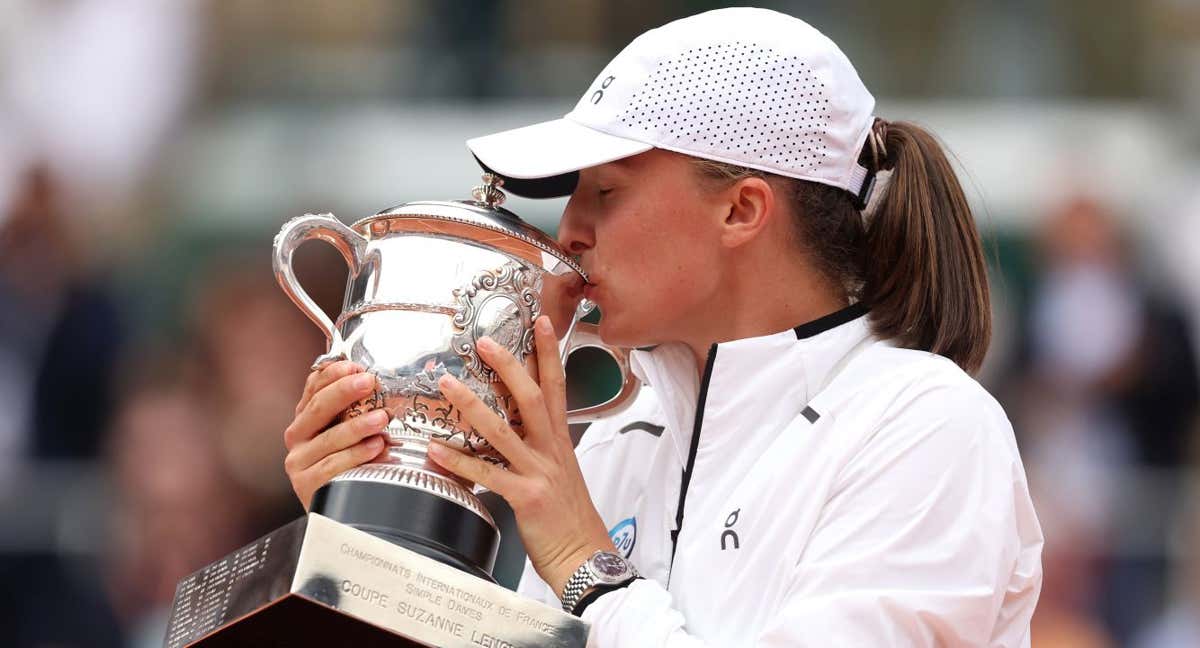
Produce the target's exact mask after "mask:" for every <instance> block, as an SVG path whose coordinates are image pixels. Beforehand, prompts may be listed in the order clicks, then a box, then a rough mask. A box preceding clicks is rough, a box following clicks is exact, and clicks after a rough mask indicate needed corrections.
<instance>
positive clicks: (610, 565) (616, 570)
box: [592, 553, 628, 578]
mask: <svg viewBox="0 0 1200 648" xmlns="http://www.w3.org/2000/svg"><path fill="white" fill-rule="evenodd" d="M592 566H594V567H595V568H596V572H597V573H598V574H599V575H600V576H604V577H606V578H619V577H621V576H624V575H625V573H626V572H627V571H628V569H627V568H626V566H625V560H624V559H623V558H621V557H620V556H618V555H616V554H611V553H601V554H596V556H595V558H593V559H592Z"/></svg>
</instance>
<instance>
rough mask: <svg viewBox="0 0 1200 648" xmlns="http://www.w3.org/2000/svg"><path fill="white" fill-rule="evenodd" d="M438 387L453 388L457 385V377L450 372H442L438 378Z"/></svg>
mask: <svg viewBox="0 0 1200 648" xmlns="http://www.w3.org/2000/svg"><path fill="white" fill-rule="evenodd" d="M438 387H441V388H442V389H454V388H455V387H458V379H457V378H455V377H454V376H451V375H450V374H442V377H441V378H438Z"/></svg>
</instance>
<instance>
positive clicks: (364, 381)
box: [354, 373, 375, 389]
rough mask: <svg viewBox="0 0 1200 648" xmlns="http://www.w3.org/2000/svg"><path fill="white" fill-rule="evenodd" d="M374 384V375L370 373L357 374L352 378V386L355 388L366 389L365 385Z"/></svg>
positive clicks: (372, 385) (370, 385) (371, 385)
mask: <svg viewBox="0 0 1200 648" xmlns="http://www.w3.org/2000/svg"><path fill="white" fill-rule="evenodd" d="M374 386H375V376H374V375H372V374H369V373H365V374H363V375H361V376H357V377H355V378H354V388H355V389H366V388H367V387H374Z"/></svg>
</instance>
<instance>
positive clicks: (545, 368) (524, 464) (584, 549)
mask: <svg viewBox="0 0 1200 648" xmlns="http://www.w3.org/2000/svg"><path fill="white" fill-rule="evenodd" d="M534 339H535V340H536V342H537V358H538V361H537V365H536V367H535V368H536V370H537V374H538V375H539V376H540V380H536V379H535V377H534V376H531V375H530V373H529V372H527V371H526V370H525V368H524V367H523V366H521V363H520V362H518V361H517V359H516V358H514V357H513V356H512V354H511V353H509V352H508V350H507V349H505V348H503V347H501V346H500V345H498V344H496V343H495V342H493V341H492V340H490V339H488V338H481V339H480V340H479V342H478V344H476V350H478V352H479V355H480V357H482V358H483V360H484V361H485V362H487V363H488V365H489V366H491V367H492V369H495V370H496V373H497V374H498V375H499V376H500V379H501V380H503V381H504V384H505V385H507V386H508V389H509V391H510V392H512V395H513V398H514V399H515V401H516V403H517V407H518V408H519V410H520V413H521V427H522V428H523V430H524V433H525V434H524V438H523V439H522V438H521V437H520V436H518V435H517V433H516V432H514V431H513V429H512V428H511V427H510V426H509V425H508V423H507V422H506V421H505V420H504V419H503V418H501V417H500V416H499V415H497V414H496V413H495V412H493V411H492V410H491V409H490V408H488V406H487V405H484V404H483V402H482V401H481V400H479V397H477V396H476V395H475V394H474V392H472V391H471V390H470V389H469V388H467V387H466V386H465V385H463V384H462V383H461V382H459V381H458V380H456V379H455V378H453V377H452V376H449V375H446V376H443V377H442V378H441V379H440V380H439V382H438V386H439V387H440V388H441V390H442V394H444V395H445V396H446V398H447V399H448V400H449V401H450V402H451V403H453V404H454V406H455V407H457V408H458V409H459V411H460V412H462V416H463V419H464V420H465V421H466V422H467V423H469V424H470V425H471V426H472V427H474V428H475V430H476V431H478V432H479V434H481V435H482V436H483V437H484V438H485V439H487V440H488V442H489V443H491V444H492V446H493V447H495V448H496V450H497V451H499V452H500V453H501V454H502V455H504V457H505V458H507V459H508V461H509V469H508V470H505V469H503V468H501V467H499V466H496V465H494V464H490V463H488V462H486V461H483V460H481V459H479V458H477V457H473V456H470V455H467V454H464V453H462V452H459V451H457V450H456V449H454V448H450V447H448V446H446V445H443V444H439V443H432V444H430V446H429V456H430V458H432V459H433V460H434V461H436V462H437V463H438V464H440V465H441V466H443V467H444V468H446V469H447V470H449V471H451V472H453V473H455V474H457V475H460V476H462V477H464V478H466V479H469V480H471V481H473V482H475V483H477V484H480V485H482V486H484V487H485V488H488V489H489V490H491V491H493V492H495V493H497V494H499V495H500V496H501V497H503V498H504V499H505V500H507V501H508V503H509V505H510V506H512V509H513V513H514V514H515V515H516V519H517V530H518V532H519V533H520V535H521V541H522V542H524V543H525V551H526V552H527V553H528V554H529V560H530V562H531V563H532V564H533V568H534V569H536V570H537V573H538V575H539V576H541V577H542V580H544V581H546V583H548V584H549V585H550V587H552V588H553V589H554V592H555V593H556V594H559V595H560V596H561V594H562V591H563V588H564V587H566V584H567V580H568V579H569V578H570V577H571V574H572V573H573V572H574V571H575V570H576V569H578V568H579V566H580V565H582V564H583V562H584V561H585V560H587V559H588V558H589V557H590V556H591V555H592V554H593V553H595V552H596V551H597V550H605V551H614V548H613V544H612V540H610V539H609V537H608V531H607V530H605V526H604V522H603V520H601V519H600V514H599V513H597V512H596V507H595V506H594V505H593V504H592V500H591V497H590V496H589V495H588V492H587V486H586V485H585V484H584V481H583V473H582V472H580V470H579V462H578V461H577V460H576V458H575V451H574V449H573V448H572V447H571V437H570V434H569V433H568V431H567V396H566V389H565V387H566V381H565V378H564V376H563V367H562V363H561V362H559V359H558V345H557V343H556V338H555V335H554V330H553V325H552V324H551V322H550V319H549V318H547V317H545V316H542V317H539V318H538V319H537V321H536V322H535V323H534ZM539 382H540V384H539Z"/></svg>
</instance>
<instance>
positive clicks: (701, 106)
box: [286, 9, 1042, 646]
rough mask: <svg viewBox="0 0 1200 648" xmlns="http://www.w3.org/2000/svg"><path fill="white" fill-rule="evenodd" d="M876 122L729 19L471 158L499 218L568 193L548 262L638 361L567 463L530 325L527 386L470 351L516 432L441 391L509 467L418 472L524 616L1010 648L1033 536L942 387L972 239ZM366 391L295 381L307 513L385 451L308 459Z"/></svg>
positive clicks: (995, 452)
mask: <svg viewBox="0 0 1200 648" xmlns="http://www.w3.org/2000/svg"><path fill="white" fill-rule="evenodd" d="M873 108H874V100H873V98H872V97H871V95H870V93H868V92H867V90H866V88H865V87H863V85H862V82H861V81H860V80H859V78H858V76H857V74H856V73H855V71H854V69H853V67H852V66H851V65H850V62H849V61H848V60H847V59H846V58H845V56H844V55H843V54H842V53H841V51H840V50H838V48H837V46H836V45H834V44H833V43H832V42H831V41H829V40H828V39H827V38H825V37H824V36H823V35H821V34H820V33H819V32H817V31H816V30H815V29H813V28H812V27H810V26H809V25H807V24H805V23H803V22H801V21H799V20H797V19H795V18H791V17H789V16H785V15H782V14H778V13H775V12H771V11H765V10H758V9H725V10H718V11H713V12H708V13H705V14H700V15H697V16H693V17H690V18H687V19H684V20H680V21H676V22H673V23H670V24H668V25H666V26H664V27H662V28H659V29H656V30H651V31H650V32H647V33H646V34H643V35H642V36H641V37H639V38H638V39H636V40H635V41H634V42H633V43H632V44H630V45H629V46H628V47H627V48H626V49H625V50H624V51H622V52H621V53H620V54H619V55H618V56H617V57H616V58H615V59H614V60H613V61H612V62H611V63H610V64H609V65H608V67H606V68H605V70H604V71H603V72H601V73H600V76H599V77H597V80H596V82H595V83H594V84H593V85H592V87H590V88H588V90H587V91H586V93H585V94H584V95H583V97H582V98H581V100H580V101H579V104H578V105H577V106H576V108H575V110H573V111H572V112H571V113H570V114H569V115H567V117H566V118H565V119H562V120H557V121H554V122H547V123H544V124H537V125H534V126H530V127H527V128H522V129H517V130H515V131H508V132H505V133H499V134H497V135H492V136H488V137H483V138H479V139H476V140H472V141H471V142H469V143H468V145H469V146H470V148H471V150H472V152H473V153H474V154H475V156H476V157H477V158H478V159H479V160H480V162H481V163H482V164H483V165H484V166H485V167H486V168H488V169H490V170H493V171H494V172H496V173H498V174H500V175H501V176H503V177H505V178H506V183H505V187H506V188H507V189H509V190H510V191H513V192H515V193H518V194H521V195H526V196H531V197H540V196H551V195H565V194H567V193H569V194H570V195H571V198H570V201H569V203H568V205H567V208H566V211H565V213H564V214H563V219H562V224H561V227H560V233H559V238H560V242H561V243H562V245H563V246H564V247H565V248H566V249H567V250H568V251H569V252H571V253H572V254H575V255H578V256H579V258H580V260H581V263H582V265H583V267H584V268H585V269H586V270H587V272H588V275H589V285H588V286H587V287H586V288H585V292H586V294H587V296H588V297H589V298H590V299H593V300H595V301H596V302H597V303H598V304H599V306H600V308H601V310H602V311H603V314H604V317H603V319H602V322H601V334H602V336H603V337H604V338H605V339H606V340H607V341H608V342H610V343H612V344H617V345H623V346H629V347H642V348H644V347H648V346H653V348H652V349H651V350H646V351H636V352H634V357H633V365H634V369H635V371H636V372H637V374H638V376H639V377H640V378H641V379H642V381H643V383H644V384H645V386H646V387H645V388H644V389H643V390H642V394H641V395H640V396H639V398H638V400H637V402H636V403H635V405H634V406H633V407H632V408H631V409H630V410H629V411H628V412H626V413H625V414H623V415H621V416H619V417H617V418H615V419H613V420H608V421H604V422H601V423H597V424H595V425H593V426H592V427H591V428H590V429H589V430H588V431H587V433H586V434H585V435H584V438H583V439H582V440H581V442H580V443H579V446H578V448H576V449H575V451H574V453H573V452H572V449H571V447H570V442H569V438H568V435H567V431H566V422H565V398H564V395H563V377H562V367H561V366H559V365H558V362H557V360H556V359H555V358H556V354H555V353H554V352H553V343H554V341H553V332H552V331H550V330H549V329H550V328H551V326H550V323H549V321H547V320H546V319H545V318H541V320H539V323H538V325H537V327H536V333H535V335H536V340H537V344H538V349H539V351H540V353H539V358H540V360H539V365H538V369H539V371H538V374H539V375H540V382H535V380H534V379H533V378H531V377H530V376H529V373H527V372H526V371H525V370H524V369H523V368H522V367H521V366H520V364H519V363H518V362H517V361H516V360H515V359H514V358H513V357H512V356H510V355H508V354H507V352H505V351H504V350H502V349H500V348H499V347H497V346H495V345H488V344H485V343H481V344H480V349H479V350H480V352H481V355H483V357H484V359H485V360H487V361H488V363H489V364H490V365H491V366H492V367H493V368H495V369H496V370H497V372H498V373H499V374H500V376H501V377H502V379H503V380H504V381H505V383H506V384H507V385H508V386H509V388H510V389H511V390H512V392H513V394H514V396H515V398H516V400H517V402H518V404H519V406H520V411H521V417H522V423H523V426H522V427H523V430H522V433H523V436H519V435H518V434H516V433H514V432H513V430H511V429H510V428H509V427H508V426H507V425H506V424H505V422H504V421H502V420H501V419H500V418H498V417H497V416H495V415H494V414H493V413H492V412H490V411H489V410H488V409H487V408H486V407H484V406H483V405H482V404H481V403H480V402H479V401H478V400H477V399H475V398H474V397H473V396H472V395H471V394H470V392H469V391H467V390H466V389H465V388H463V387H462V386H461V385H460V384H458V383H456V382H455V381H454V380H453V379H452V378H449V377H447V378H444V379H443V380H442V382H441V387H442V389H443V392H444V393H445V394H446V396H447V397H448V398H450V399H451V400H452V401H453V402H455V403H456V404H457V405H458V406H459V407H460V408H461V409H463V411H464V416H466V417H467V418H468V420H469V421H470V422H471V423H472V424H473V425H475V426H476V427H477V428H478V429H480V430H481V432H482V433H484V434H485V436H487V437H488V439H489V440H490V441H491V442H492V443H493V444H494V445H495V446H496V447H497V448H498V449H499V450H500V451H502V452H503V453H504V454H505V456H506V457H507V458H508V459H509V460H510V462H511V468H510V470H508V471H504V470H498V469H496V468H495V467H493V466H491V465H489V464H486V463H484V462H481V461H479V460H476V459H474V458H472V457H467V456H465V455H462V454H459V453H457V452H455V451H453V450H450V449H447V448H445V447H441V446H438V447H435V448H433V449H431V451H430V454H431V456H432V457H433V458H434V459H435V460H436V461H437V462H438V463H440V464H441V465H443V466H444V467H445V468H447V469H448V470H450V471H453V472H455V473H457V474H459V475H461V476H463V477H465V478H467V479H470V480H473V481H475V482H477V483H479V484H482V485H483V486H485V487H487V488H489V489H491V490H493V491H495V492H497V493H498V494H500V495H501V496H503V497H505V498H506V499H507V500H508V502H509V503H510V504H511V505H512V507H513V510H514V512H515V513H516V518H517V524H518V527H519V530H520V533H521V538H522V540H523V541H524V543H525V547H526V549H527V551H528V553H529V559H530V562H529V565H528V566H527V569H526V574H525V577H524V579H523V580H522V584H521V590H522V591H523V592H524V593H526V594H528V595H530V596H535V597H538V598H541V599H543V600H545V601H547V602H550V603H558V602H560V601H561V602H562V604H563V605H564V607H566V608H567V609H569V610H572V611H573V612H575V613H576V614H580V615H581V616H582V617H583V618H584V619H585V620H587V621H590V622H591V623H592V640H593V641H594V643H595V645H598V646H635V645H636V646H693V645H713V646H732V645H769V646H783V645H788V646H793V645H820V646H829V645H837V646H882V645H919V646H935V645H938V646H941V645H972V646H974V645H978V646H1027V645H1029V633H1028V629H1029V620H1030V617H1031V615H1032V613H1033V607H1034V604H1035V602H1036V599H1037V594H1038V591H1039V588H1040V583H1041V567H1040V551H1041V541H1042V539H1041V531H1040V529H1039V527H1038V522H1037V519H1036V517H1035V515H1034V512H1033V508H1032V505H1031V503H1030V499H1029V494H1028V490H1027V487H1026V483H1025V476H1024V471H1023V468H1022V466H1021V461H1020V458H1019V456H1018V453H1017V449H1016V445H1015V443H1014V441H1013V436H1012V430H1011V427H1010V425H1009V423H1008V421H1007V419H1006V417H1005V415H1004V413H1003V411H1002V410H1001V409H1000V407H999V406H998V405H997V404H996V402H995V401H994V400H993V399H992V398H991V397H990V396H989V395H988V394H987V393H986V392H985V391H984V390H983V389H982V388H981V387H980V386H979V385H978V384H977V383H976V382H975V381H974V380H972V379H971V378H970V376H969V375H968V372H972V371H975V370H977V369H978V368H979V365H980V363H981V361H982V359H983V356H984V353H985V351H986V349H987V344H988V338H989V333H990V325H989V302H988V289H987V278H986V274H985V267H984V262H983V255H982V253H981V248H980V243H979V236H978V233H977V231H976V229H975V225H974V222H973V220H972V217H971V214H970V211H969V209H968V206H967V202H966V200H965V198H964V196H963V193H962V190H961V188H960V187H959V184H958V181H957V179H956V178H955V175H954V173H953V171H952V169H951V167H950V165H949V163H948V162H947V160H946V157H945V155H944V154H943V152H942V150H941V148H940V147H939V145H938V144H937V142H936V141H935V140H934V139H933V138H932V137H931V136H930V135H929V134H928V133H927V132H925V131H924V130H922V129H920V128H918V127H916V126H914V125H912V124H908V123H904V122H899V123H888V122H885V121H883V120H879V119H875V118H874V117H872V114H871V113H872V110H873ZM880 172H890V178H889V179H888V181H887V183H886V188H885V189H883V190H882V195H880V196H877V197H875V198H873V199H872V198H871V196H870V194H871V192H872V187H873V185H874V181H875V175H876V174H877V173H880ZM868 201H870V205H871V207H870V208H869V209H867V208H866V205H867V204H868ZM864 210H865V213H864ZM360 371H361V368H358V367H355V366H353V365H350V364H348V363H341V364H336V365H333V366H331V367H329V368H327V369H326V370H324V371H322V372H320V373H315V374H313V375H312V376H310V378H309V384H308V387H307V388H306V390H305V394H304V396H303V397H302V399H301V402H300V405H299V406H298V407H297V412H298V414H297V417H296V421H295V422H294V423H293V425H292V426H291V427H289V429H288V432H287V433H286V437H287V443H288V447H289V450H290V452H289V456H288V464H287V467H288V474H289V476H290V477H291V479H292V483H293V485H294V486H295V488H296V491H297V494H298V495H299V496H300V498H301V500H302V501H308V498H309V497H310V496H311V494H312V493H313V491H315V490H316V488H318V487H319V486H320V485H321V484H322V483H324V482H325V481H326V480H328V479H329V478H330V477H331V476H332V475H333V474H335V473H336V472H338V471H340V470H344V469H345V468H348V467H350V466H353V465H356V464H358V463H362V462H364V461H366V460H368V459H369V458H371V457H372V456H374V455H375V454H376V453H378V452H379V450H380V449H381V448H382V444H381V443H380V442H379V439H378V436H377V433H378V432H380V431H381V429H382V426H383V424H384V419H385V418H386V417H385V416H379V418H378V419H371V417H369V416H365V417H361V419H359V420H356V421H352V422H349V423H343V424H341V425H337V426H334V427H332V428H329V430H328V431H326V432H325V433H323V434H320V432H321V431H322V430H324V429H325V428H326V427H328V426H329V425H330V422H331V421H332V420H333V419H334V417H335V415H336V414H337V412H339V411H341V410H342V409H344V408H345V407H347V406H348V405H349V404H350V403H352V402H353V401H355V400H356V399H358V398H360V397H361V396H362V395H363V394H365V393H367V392H369V391H370V389H371V388H372V384H373V383H372V380H371V379H370V377H368V376H363V375H355V374H357V373H358V372H360ZM368 419H370V420H368Z"/></svg>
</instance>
